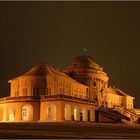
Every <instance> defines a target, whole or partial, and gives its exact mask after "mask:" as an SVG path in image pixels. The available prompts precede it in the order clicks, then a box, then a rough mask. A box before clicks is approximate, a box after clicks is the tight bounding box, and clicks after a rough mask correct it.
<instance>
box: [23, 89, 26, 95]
mask: <svg viewBox="0 0 140 140" xmlns="http://www.w3.org/2000/svg"><path fill="white" fill-rule="evenodd" d="M23 96H27V88H23Z"/></svg>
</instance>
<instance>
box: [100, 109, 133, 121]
mask: <svg viewBox="0 0 140 140" xmlns="http://www.w3.org/2000/svg"><path fill="white" fill-rule="evenodd" d="M98 110H99V114H100V115H102V116H104V117H107V118H109V119H112V120H114V121H115V122H121V121H122V119H124V120H127V121H130V118H128V117H127V116H125V115H123V114H121V113H120V112H118V111H116V110H114V109H113V108H104V107H100V108H99V109H98Z"/></svg>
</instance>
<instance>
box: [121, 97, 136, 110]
mask: <svg viewBox="0 0 140 140" xmlns="http://www.w3.org/2000/svg"><path fill="white" fill-rule="evenodd" d="M133 99H134V97H131V96H124V97H123V106H124V108H126V109H133V108H134V107H133Z"/></svg>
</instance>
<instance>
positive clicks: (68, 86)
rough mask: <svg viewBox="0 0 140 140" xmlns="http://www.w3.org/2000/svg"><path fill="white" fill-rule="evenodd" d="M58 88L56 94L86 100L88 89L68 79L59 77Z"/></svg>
mask: <svg viewBox="0 0 140 140" xmlns="http://www.w3.org/2000/svg"><path fill="white" fill-rule="evenodd" d="M58 87H59V90H58V94H65V95H69V96H75V97H79V98H88V93H89V91H88V87H87V86H85V85H82V84H80V83H78V82H77V81H75V80H73V79H71V78H69V77H66V76H63V75H62V76H61V75H60V76H59V77H58Z"/></svg>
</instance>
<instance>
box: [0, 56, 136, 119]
mask: <svg viewBox="0 0 140 140" xmlns="http://www.w3.org/2000/svg"><path fill="white" fill-rule="evenodd" d="M108 80H109V77H108V76H107V74H106V73H105V72H104V71H103V68H102V67H100V66H99V65H98V64H96V63H95V61H94V60H93V59H92V58H91V57H89V56H85V55H83V56H79V57H77V58H76V59H75V60H74V61H73V62H72V63H71V64H70V65H69V66H68V67H66V68H65V69H64V70H63V71H62V72H60V71H58V70H56V69H54V68H52V67H51V66H49V65H48V64H40V65H37V66H35V67H33V68H32V69H31V70H29V71H28V72H26V73H25V74H23V75H21V76H19V77H17V78H14V79H11V80H9V81H8V82H9V83H10V86H11V88H10V96H9V97H4V98H1V99H0V121H91V122H119V121H122V120H124V119H125V120H127V121H132V122H139V115H138V114H136V111H135V109H134V107H133V99H134V97H132V96H130V95H128V94H126V93H124V92H122V91H121V90H120V89H118V88H111V87H109V85H108Z"/></svg>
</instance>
